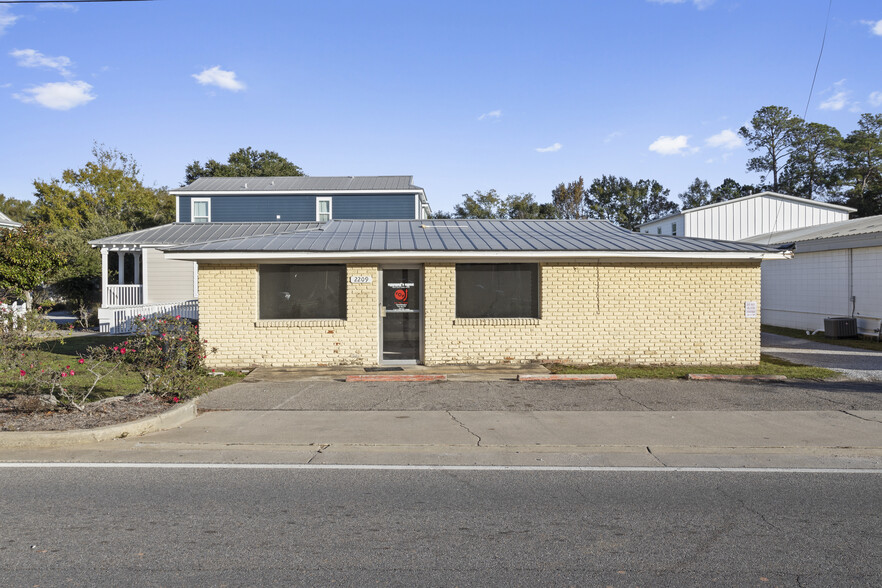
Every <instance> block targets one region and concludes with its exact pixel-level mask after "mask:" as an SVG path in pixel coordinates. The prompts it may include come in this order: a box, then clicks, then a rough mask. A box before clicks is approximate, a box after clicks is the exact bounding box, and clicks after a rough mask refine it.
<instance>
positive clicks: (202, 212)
mask: <svg viewBox="0 0 882 588" xmlns="http://www.w3.org/2000/svg"><path fill="white" fill-rule="evenodd" d="M190 222H194V223H210V222H211V200H209V199H207V198H203V199H199V200H196V199H194V200H192V201H191V202H190Z"/></svg>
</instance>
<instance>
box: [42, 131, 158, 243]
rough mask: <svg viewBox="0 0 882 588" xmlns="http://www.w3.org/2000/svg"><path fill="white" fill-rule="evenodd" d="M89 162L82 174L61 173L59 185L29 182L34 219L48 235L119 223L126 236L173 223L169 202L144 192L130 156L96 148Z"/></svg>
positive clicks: (148, 190) (153, 191)
mask: <svg viewBox="0 0 882 588" xmlns="http://www.w3.org/2000/svg"><path fill="white" fill-rule="evenodd" d="M92 156H93V157H94V160H93V161H89V162H87V163H86V165H84V166H83V167H82V168H80V169H78V170H74V169H67V170H65V171H64V172H63V173H62V174H61V180H58V179H53V180H51V181H49V182H44V181H42V180H35V181H34V188H35V190H36V196H37V201H36V203H35V204H34V207H33V209H32V215H33V217H34V218H35V219H37V220H38V221H40V222H43V223H45V224H46V225H48V227H49V229H50V230H57V229H72V228H75V227H79V228H85V227H87V226H89V225H90V224H92V223H94V222H95V221H96V219H99V218H100V219H108V218H110V219H116V220H119V221H121V222H122V223H123V224H124V226H125V227H126V230H129V231H132V230H138V229H144V228H148V227H153V226H156V225H161V224H164V223H168V222H172V221H174V216H175V203H174V198H172V197H171V196H169V194H168V192H167V191H166V190H165V189H164V188H150V187H147V186H145V185H144V183H143V181H142V179H141V170H140V168H139V167H138V164H137V162H136V161H135V160H134V159H133V158H132V156H131V155H126V154H124V153H122V152H121V151H118V150H116V149H108V148H107V147H105V146H104V145H98V144H96V145H94V146H93V147H92ZM104 236H106V235H104Z"/></svg>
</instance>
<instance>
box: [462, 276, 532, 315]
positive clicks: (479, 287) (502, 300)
mask: <svg viewBox="0 0 882 588" xmlns="http://www.w3.org/2000/svg"><path fill="white" fill-rule="evenodd" d="M456 316H457V317H458V318H539V266H538V265H537V264H535V263H458V264H456Z"/></svg>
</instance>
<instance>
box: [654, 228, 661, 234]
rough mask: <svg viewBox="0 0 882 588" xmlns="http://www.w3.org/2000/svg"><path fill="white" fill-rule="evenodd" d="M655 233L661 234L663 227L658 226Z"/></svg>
mask: <svg viewBox="0 0 882 588" xmlns="http://www.w3.org/2000/svg"><path fill="white" fill-rule="evenodd" d="M655 234H656V235H661V227H657V228H656V229H655Z"/></svg>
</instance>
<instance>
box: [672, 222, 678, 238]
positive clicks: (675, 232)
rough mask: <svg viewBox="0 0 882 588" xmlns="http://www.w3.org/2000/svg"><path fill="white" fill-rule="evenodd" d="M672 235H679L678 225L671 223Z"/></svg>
mask: <svg viewBox="0 0 882 588" xmlns="http://www.w3.org/2000/svg"><path fill="white" fill-rule="evenodd" d="M671 234H672V235H674V236H676V235H677V223H671Z"/></svg>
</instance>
